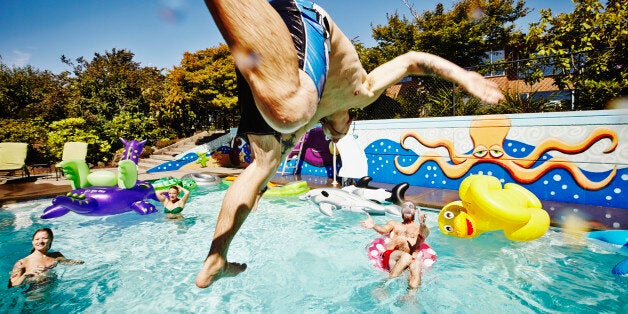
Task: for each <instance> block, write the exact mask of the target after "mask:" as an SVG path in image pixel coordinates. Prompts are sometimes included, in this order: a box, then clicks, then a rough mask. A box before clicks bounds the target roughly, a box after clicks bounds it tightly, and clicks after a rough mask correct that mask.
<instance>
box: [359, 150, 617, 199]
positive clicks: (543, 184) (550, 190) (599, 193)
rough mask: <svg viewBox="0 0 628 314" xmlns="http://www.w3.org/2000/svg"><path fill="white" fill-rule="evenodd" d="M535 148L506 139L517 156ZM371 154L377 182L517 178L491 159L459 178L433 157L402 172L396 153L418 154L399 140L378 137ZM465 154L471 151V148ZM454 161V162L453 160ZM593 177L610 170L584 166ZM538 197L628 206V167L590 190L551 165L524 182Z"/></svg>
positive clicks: (403, 157)
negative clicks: (452, 176)
mask: <svg viewBox="0 0 628 314" xmlns="http://www.w3.org/2000/svg"><path fill="white" fill-rule="evenodd" d="M533 149H534V147H533V146H531V145H528V144H525V143H520V142H517V141H511V140H506V141H504V150H505V152H506V153H507V154H508V155H510V156H512V157H515V158H525V157H526V156H527V155H528V154H529V153H530V152H532V151H533ZM364 151H365V154H366V156H367V158H368V166H369V175H370V176H371V177H373V181H375V182H385V183H391V184H397V183H400V182H408V183H409V184H410V185H414V186H423V187H430V188H441V189H452V190H457V189H458V187H459V186H460V182H462V180H463V179H464V178H466V177H467V176H469V175H471V174H486V175H492V176H494V177H497V178H499V179H500V180H501V181H502V183H508V182H514V183H517V184H521V183H519V182H517V181H516V180H514V178H513V177H512V176H511V175H510V174H509V173H508V171H507V170H506V169H504V168H503V167H501V166H500V165H498V164H494V163H491V162H483V163H476V164H475V165H474V166H473V167H471V168H470V170H469V172H468V173H467V174H465V175H464V176H463V177H461V178H458V179H450V178H447V177H446V176H445V174H444V173H443V171H442V169H441V168H440V166H438V164H437V163H436V162H434V161H427V162H425V163H424V164H423V165H421V167H420V168H419V169H418V170H417V172H416V173H414V174H412V175H406V174H403V173H400V172H399V171H398V170H397V168H396V167H395V162H394V160H395V157H396V156H399V164H400V165H403V166H407V165H410V164H412V163H414V162H415V161H416V160H417V159H418V157H419V156H418V155H417V154H416V153H414V152H413V151H411V150H406V149H404V148H402V147H401V145H400V144H399V143H396V142H394V141H391V140H388V139H382V140H377V141H374V142H372V143H371V144H369V145H368V146H367V147H366V149H365V150H364ZM466 154H469V155H470V154H471V151H469V152H467V153H466ZM550 158H551V155H549V154H547V153H546V154H544V155H543V156H542V157H541V159H540V160H539V161H537V162H536V163H534V164H533V165H532V167H531V168H535V167H538V166H539V165H541V164H543V163H544V162H545V161H544V160H549V159H550ZM450 164H451V163H450ZM582 172H583V174H584V175H585V176H586V177H587V178H588V179H590V180H591V181H594V182H597V181H601V180H603V179H604V178H606V177H607V176H608V175H609V173H610V171H606V172H589V171H585V170H582ZM521 185H522V186H524V187H525V188H527V189H528V190H530V191H531V192H532V193H534V194H535V195H536V196H537V197H538V198H539V199H542V200H548V201H557V202H566V203H575V204H587V205H595V206H606V207H616V208H626V209H628V202H626V201H625V200H622V199H621V196H622V193H623V192H625V190H627V189H628V188H627V185H628V168H622V169H618V171H617V174H616V175H615V178H614V179H613V180H612V181H611V182H610V183H609V185H608V186H606V187H605V188H603V189H601V190H596V191H589V190H585V189H583V188H581V187H580V186H579V185H578V184H577V183H576V182H575V180H574V179H573V177H572V175H571V174H570V173H569V172H568V171H566V170H564V169H552V170H549V171H547V172H546V173H545V174H543V175H542V176H541V177H540V178H539V179H538V180H537V181H536V182H534V183H532V184H521Z"/></svg>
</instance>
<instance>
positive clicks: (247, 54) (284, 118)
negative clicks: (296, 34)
mask: <svg viewBox="0 0 628 314" xmlns="http://www.w3.org/2000/svg"><path fill="white" fill-rule="evenodd" d="M205 4H206V5H207V8H208V9H209V11H210V12H211V14H212V16H213V18H214V21H215V22H216V25H217V26H218V28H219V29H220V32H221V33H222V36H223V37H224V38H225V40H226V41H227V44H228V45H229V48H230V49H231V52H232V54H233V56H234V58H235V61H236V65H237V66H238V69H239V70H240V72H242V75H243V76H244V78H245V79H246V80H247V82H248V83H249V85H250V86H251V90H252V92H253V95H254V98H255V103H256V105H257V108H258V109H259V110H260V112H261V114H262V116H263V117H264V119H265V120H266V122H268V124H269V125H270V126H271V127H273V129H275V130H277V131H279V132H281V133H291V132H294V131H296V130H297V129H299V128H300V127H302V126H304V125H305V124H307V123H308V122H309V121H310V120H311V119H312V117H313V116H314V113H315V112H316V106H317V104H318V93H317V91H316V86H315V85H314V82H312V80H311V79H310V78H309V76H308V75H307V74H306V73H305V72H303V71H301V70H299V67H298V60H297V53H296V50H295V47H294V43H293V41H292V38H291V36H290V33H289V31H288V27H287V26H286V25H285V24H284V22H283V20H282V19H281V17H280V16H279V14H278V13H277V11H275V9H273V7H272V6H271V5H270V4H269V3H268V1H266V0H255V1H253V0H251V1H241V0H205Z"/></svg>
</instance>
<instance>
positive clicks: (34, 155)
mask: <svg viewBox="0 0 628 314" xmlns="http://www.w3.org/2000/svg"><path fill="white" fill-rule="evenodd" d="M0 125H2V127H0V142H21V143H28V144H29V145H28V154H27V157H26V158H27V159H26V162H27V163H28V164H39V163H47V160H48V157H49V152H48V148H47V145H46V139H47V137H46V130H47V125H46V123H45V121H44V120H43V119H42V118H33V119H23V120H16V119H0Z"/></svg>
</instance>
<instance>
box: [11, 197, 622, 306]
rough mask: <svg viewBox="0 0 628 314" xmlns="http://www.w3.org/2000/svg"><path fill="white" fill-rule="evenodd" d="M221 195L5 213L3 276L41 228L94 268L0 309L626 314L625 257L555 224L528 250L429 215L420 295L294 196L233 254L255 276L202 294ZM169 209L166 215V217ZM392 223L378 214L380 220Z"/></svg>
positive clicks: (347, 221) (346, 228)
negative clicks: (114, 208) (50, 213)
mask: <svg viewBox="0 0 628 314" xmlns="http://www.w3.org/2000/svg"><path fill="white" fill-rule="evenodd" d="M223 195H224V190H220V191H211V192H204V193H194V194H193V195H192V198H191V201H190V203H189V204H188V205H187V206H186V209H185V210H184V211H183V214H184V215H185V220H183V221H179V222H173V221H167V220H166V219H165V217H164V214H163V211H161V212H160V213H158V214H152V215H147V216H140V215H136V214H135V213H126V214H121V215H117V216H108V217H87V216H80V215H77V214H74V213H70V214H68V215H66V216H63V217H59V218H55V219H51V220H41V219H39V218H38V217H39V215H40V214H41V213H42V212H43V209H44V208H45V207H46V206H48V205H49V204H50V199H47V200H37V201H30V202H24V203H18V204H13V205H10V206H8V207H5V208H3V210H0V272H1V273H2V274H3V276H2V277H1V278H2V279H1V280H3V281H4V282H6V281H7V280H8V274H9V272H10V271H11V267H12V265H13V263H14V262H15V261H17V260H18V259H19V258H21V257H23V256H25V255H27V254H28V252H29V250H30V247H31V244H30V242H31V241H30V240H31V236H32V233H33V232H34V230H36V229H37V228H40V227H51V228H52V229H53V231H54V232H55V240H54V243H53V246H52V248H53V250H58V251H61V252H62V253H63V254H64V255H65V256H66V257H68V258H75V259H83V260H85V264H83V265H75V266H63V265H60V266H58V267H57V268H56V269H55V271H56V275H57V277H58V279H57V280H56V281H55V282H54V283H53V284H51V285H50V286H48V287H46V288H45V289H43V290H40V291H38V292H37V293H33V292H24V288H18V289H15V288H13V289H7V288H6V285H5V284H4V282H3V283H2V288H1V289H0V299H1V300H2V302H1V305H0V312H21V311H46V312H49V311H54V312H71V313H74V312H97V313H101V312H125V313H126V312H133V313H136V312H157V313H164V312H177V313H179V312H186V313H187V312H193V313H199V312H200V313H222V312H230V313H231V312H246V313H249V312H254V313H268V312H270V313H291V312H296V313H303V312H308V313H329V312H333V313H362V312H369V313H388V312H391V313H407V312H412V313H416V312H427V313H470V312H484V313H490V312H497V313H535V312H541V313H547V312H552V313H554V312H569V313H574V312H576V313H582V312H592V313H593V312H595V313H619V312H624V313H625V312H627V311H628V305H627V304H628V294H626V288H628V280H627V279H626V278H622V277H617V276H614V275H612V274H611V271H610V269H611V268H612V267H613V265H615V264H616V263H617V262H618V261H620V260H622V259H623V258H625V257H622V256H619V255H616V254H612V253H611V252H610V251H606V250H605V249H604V247H602V246H597V245H595V244H591V243H589V244H586V243H585V244H579V245H578V244H577V242H578V241H577V239H576V238H574V237H569V236H565V235H563V234H562V233H560V232H559V231H558V230H556V229H550V231H549V232H548V233H547V234H546V235H545V236H543V237H542V238H540V239H538V240H536V241H532V242H526V243H514V242H510V241H508V240H506V239H505V238H504V237H503V235H501V234H500V233H498V232H492V233H485V234H483V235H481V236H480V237H478V238H476V239H472V240H467V239H459V238H453V237H447V236H445V235H443V234H441V233H440V231H438V226H437V223H436V213H434V212H430V213H428V226H430V227H431V229H432V234H431V235H430V237H429V238H428V242H429V243H430V244H431V245H432V246H433V247H434V249H435V250H436V251H437V253H438V261H437V262H436V264H434V266H433V267H432V268H431V269H429V270H428V271H427V272H426V273H425V274H424V276H423V285H422V286H421V287H420V289H419V291H418V292H417V293H416V294H415V295H414V300H412V299H410V300H408V299H407V298H406V297H405V294H406V287H407V281H406V279H407V277H406V276H407V275H405V274H404V275H402V276H401V277H400V278H397V279H394V280H392V281H390V282H387V283H385V282H384V281H385V278H386V277H385V276H386V274H385V273H383V272H381V271H378V270H375V269H374V268H373V267H371V266H370V264H369V262H368V259H367V258H366V255H365V247H366V245H367V244H368V243H369V242H370V241H371V240H372V239H373V238H375V236H376V234H375V232H374V231H372V230H364V229H362V228H361V227H360V226H359V221H360V220H362V219H364V216H363V215H360V214H356V213H350V212H336V213H335V215H334V216H333V217H327V216H324V215H321V214H320V213H319V211H318V210H317V209H316V208H315V207H314V205H313V204H311V203H309V202H305V201H300V200H298V199H297V198H283V199H281V198H275V199H271V198H263V199H262V201H261V203H260V206H259V210H258V211H257V212H256V213H252V214H251V215H250V216H249V218H248V219H247V221H246V222H245V223H244V225H243V227H242V228H241V230H240V232H239V234H238V235H237V236H236V238H235V239H234V241H233V242H232V245H231V250H230V256H229V259H230V260H232V261H237V262H246V263H247V264H248V269H247V270H246V271H245V272H244V273H242V274H240V275H238V276H237V277H234V278H223V279H221V280H219V281H217V282H216V283H214V284H213V285H212V286H211V287H209V288H207V289H198V288H196V286H195V285H194V279H195V276H196V272H197V271H198V270H199V269H200V267H201V264H202V261H203V259H204V258H205V256H206V254H207V251H208V249H209V244H210V242H211V238H212V236H213V230H214V225H215V221H216V217H217V215H218V211H219V208H220V202H221V200H222V197H223ZM161 209H162V208H161V207H160V210H161ZM389 218H390V217H385V216H374V219H375V222H376V223H379V224H382V223H384V222H385V221H386V220H387V219H389Z"/></svg>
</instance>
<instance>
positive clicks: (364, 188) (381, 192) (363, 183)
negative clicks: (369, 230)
mask: <svg viewBox="0 0 628 314" xmlns="http://www.w3.org/2000/svg"><path fill="white" fill-rule="evenodd" d="M371 180H373V178H371V177H370V176H364V177H362V178H360V180H358V182H357V183H356V184H354V185H348V186H345V187H343V188H342V189H343V190H344V191H347V192H350V193H353V194H356V195H358V196H361V197H363V198H365V199H368V200H371V201H375V202H379V203H385V202H391V203H393V202H394V200H403V196H402V195H395V197H394V198H393V196H392V193H391V191H388V190H385V189H382V188H377V187H372V186H370V185H369V183H370V182H371ZM408 187H410V185H408ZM408 187H406V188H404V189H396V190H395V192H396V193H402V194H403V193H405V191H406V190H407V189H408ZM397 205H401V203H398V204H397Z"/></svg>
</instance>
